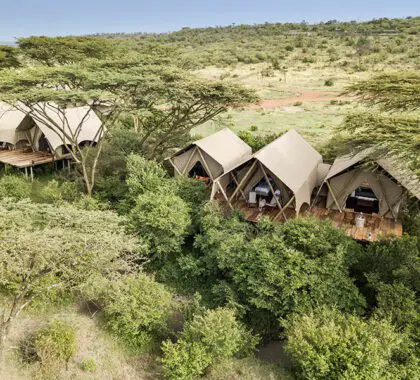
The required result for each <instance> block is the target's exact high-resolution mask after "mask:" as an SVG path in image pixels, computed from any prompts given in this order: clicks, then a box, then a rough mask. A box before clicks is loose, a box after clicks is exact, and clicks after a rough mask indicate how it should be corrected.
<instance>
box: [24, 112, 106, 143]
mask: <svg viewBox="0 0 420 380" xmlns="http://www.w3.org/2000/svg"><path fill="white" fill-rule="evenodd" d="M41 107H43V111H36V112H34V113H33V114H32V113H30V114H29V115H31V117H32V118H33V120H34V121H35V123H36V125H37V126H38V128H39V129H40V130H41V131H42V133H43V134H44V135H45V137H46V139H47V140H48V142H49V144H50V146H51V148H52V150H53V151H55V150H56V149H57V148H58V147H59V146H61V145H69V144H71V140H73V141H77V143H78V144H80V143H82V142H84V141H90V142H98V141H99V140H100V138H101V137H102V135H103V130H102V122H101V120H100V119H99V117H98V116H97V115H96V114H95V112H94V111H93V110H92V109H91V108H90V107H88V106H85V107H75V108H66V109H62V110H61V109H59V108H57V107H55V106H51V105H46V106H42V105H40V108H41Z"/></svg>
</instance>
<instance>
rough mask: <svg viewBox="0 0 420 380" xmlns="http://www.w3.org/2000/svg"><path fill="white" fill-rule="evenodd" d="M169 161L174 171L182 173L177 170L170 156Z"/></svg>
mask: <svg viewBox="0 0 420 380" xmlns="http://www.w3.org/2000/svg"><path fill="white" fill-rule="evenodd" d="M169 162H170V163H171V165H172V166H173V167H174V169H175V171H176V172H177V173H178V174H179V175H182V173H181V172H180V171H179V169H178V168H177V166H176V165H175V163H174V162H173V161H172V158H170V159H169Z"/></svg>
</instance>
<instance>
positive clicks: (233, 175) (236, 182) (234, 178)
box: [230, 172, 246, 200]
mask: <svg viewBox="0 0 420 380" xmlns="http://www.w3.org/2000/svg"><path fill="white" fill-rule="evenodd" d="M230 175H231V176H232V178H233V181H234V182H235V184H236V186H238V185H239V182H238V180H237V179H236V177H235V174H234V173H233V172H231V173H230ZM239 191H240V193H241V194H242V196H243V197H244V199H245V200H246V196H245V193H244V192H243V191H242V190H239Z"/></svg>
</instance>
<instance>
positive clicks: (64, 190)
mask: <svg viewBox="0 0 420 380" xmlns="http://www.w3.org/2000/svg"><path fill="white" fill-rule="evenodd" d="M79 197H80V192H79V188H78V184H77V183H76V182H70V181H66V182H62V183H60V182H59V181H57V180H55V179H53V180H51V181H48V183H47V184H45V185H43V186H42V187H41V189H40V191H39V193H38V194H37V198H38V200H39V201H40V202H42V203H57V202H60V201H66V202H74V201H75V200H76V199H78V198H79Z"/></svg>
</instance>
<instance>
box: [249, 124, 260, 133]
mask: <svg viewBox="0 0 420 380" xmlns="http://www.w3.org/2000/svg"><path fill="white" fill-rule="evenodd" d="M250 130H251V132H256V131H258V126H256V125H251V128H250Z"/></svg>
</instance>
